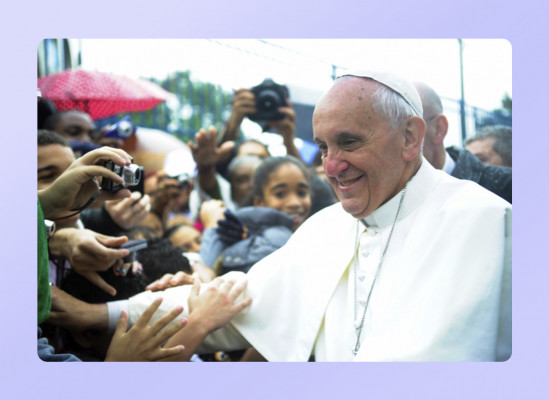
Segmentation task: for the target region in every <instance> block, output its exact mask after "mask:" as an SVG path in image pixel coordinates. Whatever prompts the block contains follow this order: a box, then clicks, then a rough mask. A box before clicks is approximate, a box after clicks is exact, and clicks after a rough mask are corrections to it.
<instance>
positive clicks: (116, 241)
mask: <svg viewBox="0 0 549 400" xmlns="http://www.w3.org/2000/svg"><path fill="white" fill-rule="evenodd" d="M95 239H96V240H97V241H98V242H99V243H101V244H102V245H103V246H105V247H120V246H122V245H123V244H125V243H127V242H128V237H127V236H118V237H114V236H107V235H102V234H99V233H98V234H96V235H95ZM122 250H127V249H122ZM128 254H129V252H128ZM128 254H126V255H128Z"/></svg>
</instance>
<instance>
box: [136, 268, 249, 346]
mask: <svg viewBox="0 0 549 400" xmlns="http://www.w3.org/2000/svg"><path fill="white" fill-rule="evenodd" d="M229 274H230V276H231V277H234V278H235V279H237V280H240V279H246V275H245V274H244V273H242V272H230V273H229ZM229 274H227V275H229ZM207 286H208V284H207V283H204V284H202V287H203V288H204V287H207ZM191 288H192V285H183V286H177V287H174V288H169V289H166V290H164V291H160V292H150V291H146V292H142V293H139V294H137V295H135V296H133V297H130V298H129V300H128V302H127V307H128V325H130V326H131V325H133V324H134V323H135V322H136V321H137V319H138V318H139V317H140V316H141V314H142V313H143V312H144V311H145V309H147V307H148V306H149V305H150V304H151V303H152V302H153V301H154V299H156V298H158V297H162V304H160V307H159V308H158V310H156V312H155V313H154V314H153V316H152V318H151V322H150V323H151V324H154V323H155V322H156V321H157V320H158V319H159V318H161V317H163V316H164V315H166V314H167V313H169V312H170V311H171V310H173V309H174V307H176V306H178V305H182V306H183V313H182V314H181V317H188V315H189V312H188V310H189V307H188V304H187V299H188V297H189V294H190V291H191ZM203 288H202V289H201V290H204V289H203ZM176 320H177V319H176ZM176 320H174V321H172V322H171V323H174V322H175V321H176ZM246 347H249V344H248V342H247V341H246V340H245V339H244V338H243V337H242V336H241V335H240V334H239V333H238V331H237V330H236V329H235V328H234V327H232V326H231V325H230V323H229V324H227V325H225V326H224V327H222V328H220V329H218V330H216V331H214V332H213V333H212V334H210V335H209V336H208V337H207V338H206V340H204V343H203V345H202V346H201V347H200V349H199V352H201V353H206V352H211V351H218V350H224V351H228V350H239V349H243V348H246Z"/></svg>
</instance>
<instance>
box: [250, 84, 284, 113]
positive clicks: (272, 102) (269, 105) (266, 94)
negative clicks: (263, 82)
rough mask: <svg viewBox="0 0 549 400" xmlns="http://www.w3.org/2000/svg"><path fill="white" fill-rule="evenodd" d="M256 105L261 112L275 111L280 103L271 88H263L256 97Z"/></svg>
mask: <svg viewBox="0 0 549 400" xmlns="http://www.w3.org/2000/svg"><path fill="white" fill-rule="evenodd" d="M256 102H257V107H258V108H259V109H260V110H261V111H263V112H271V111H275V110H276V108H277V107H278V104H279V103H281V100H280V97H279V96H278V94H277V93H276V92H275V91H273V90H270V89H268V90H264V91H263V92H261V93H260V94H259V96H258V98H257V101H256Z"/></svg>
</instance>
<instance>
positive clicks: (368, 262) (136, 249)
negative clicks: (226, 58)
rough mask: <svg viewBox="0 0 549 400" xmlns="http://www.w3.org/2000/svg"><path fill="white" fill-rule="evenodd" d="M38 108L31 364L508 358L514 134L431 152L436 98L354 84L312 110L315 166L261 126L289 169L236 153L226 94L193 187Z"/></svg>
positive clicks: (178, 174) (346, 82)
mask: <svg viewBox="0 0 549 400" xmlns="http://www.w3.org/2000/svg"><path fill="white" fill-rule="evenodd" d="M38 107H39V113H38V152H37V154H38V163H37V169H38V172H37V175H38V355H39V357H40V358H41V359H42V360H44V361H88V360H90V361H265V360H268V361H308V360H309V361H313V360H314V361H353V360H357V361H360V360H365V361H366V360H369V361H406V360H410V361H461V360H463V361H477V360H485V361H496V360H498V361H501V360H506V359H508V358H509V356H510V354H511V336H510V334H511V326H510V323H511V307H510V305H511V304H510V299H511V297H510V296H511V288H510V274H511V270H510V267H511V265H510V241H511V225H510V224H511V200H512V191H511V187H512V174H511V165H512V163H511V129H510V128H507V127H503V126H489V127H485V128H484V129H482V130H479V132H478V133H477V135H476V136H474V137H472V138H471V139H470V140H469V141H468V142H467V143H466V148H460V147H456V146H451V147H445V146H444V138H445V136H446V133H447V131H448V119H447V118H446V116H445V115H444V110H443V108H442V102H441V100H440V97H439V96H438V94H437V93H436V92H435V91H434V90H433V89H432V88H431V87H429V86H428V85H426V84H425V83H421V82H415V83H411V82H409V81H407V80H406V79H404V78H402V77H399V76H396V75H393V74H390V73H386V72H379V71H365V72H357V73H356V74H348V75H344V76H341V77H339V78H337V79H336V80H335V81H334V84H333V86H332V87H331V88H330V89H329V90H328V91H327V93H325V94H324V96H323V97H322V98H321V99H320V100H319V102H318V104H317V105H316V107H315V111H314V116H313V128H314V141H315V142H316V144H317V145H318V148H319V152H318V157H317V158H316V160H315V162H313V163H312V164H311V165H307V164H306V163H304V162H303V160H302V159H301V156H300V153H299V151H298V149H297V147H296V146H295V140H294V139H295V137H296V114H295V112H294V109H293V107H292V104H291V102H290V100H289V99H286V104H285V105H284V106H282V107H279V108H278V110H277V111H278V113H279V117H277V119H274V120H272V121H262V122H261V124H262V127H263V128H264V129H268V130H274V131H275V132H277V133H279V134H280V135H281V136H282V138H283V143H284V146H285V147H286V153H287V154H286V155H285V156H272V155H271V154H270V152H269V148H268V146H266V145H265V144H264V143H262V142H261V141H260V140H255V139H254V140H249V139H245V138H243V137H242V132H241V129H240V126H241V124H242V122H243V120H244V119H245V118H247V117H249V116H250V115H254V114H255V113H256V112H257V104H256V99H255V96H254V93H253V92H252V91H251V90H250V89H239V90H237V91H235V93H234V97H233V108H232V114H231V116H230V118H229V119H228V120H227V121H226V123H225V125H224V126H223V127H222V128H221V129H220V130H219V132H218V131H217V130H216V129H215V128H213V127H209V128H207V129H201V130H199V131H198V132H197V133H196V135H195V137H194V139H193V140H192V141H190V142H189V143H188V148H189V150H190V151H189V152H188V153H187V154H188V157H192V160H188V161H190V163H187V165H191V164H192V165H194V166H195V168H194V170H193V171H189V170H185V169H184V168H183V169H180V170H177V169H175V170H174V169H173V168H162V167H159V168H157V169H154V170H151V169H142V168H140V166H138V165H136V164H134V157H135V154H132V151H133V150H134V147H131V146H128V145H127V143H125V142H124V140H121V139H113V138H112V137H109V138H108V137H106V136H104V134H103V133H104V132H105V131H106V130H107V129H108V128H109V127H103V128H102V129H98V128H97V127H96V125H95V124H96V122H94V121H93V120H92V119H91V118H90V116H89V115H88V114H86V113H85V112H83V111H80V110H67V111H57V110H56V109H55V107H53V106H52V104H51V103H49V101H48V100H47V99H44V98H39V99H38ZM109 165H111V167H108V166H109ZM126 174H128V175H129V176H131V177H133V178H134V180H135V179H136V180H137V181H138V184H136V182H129V181H130V180H131V179H129V178H127V175H126ZM105 181H111V182H112V183H113V186H112V188H111V186H106V185H105V184H104V183H105Z"/></svg>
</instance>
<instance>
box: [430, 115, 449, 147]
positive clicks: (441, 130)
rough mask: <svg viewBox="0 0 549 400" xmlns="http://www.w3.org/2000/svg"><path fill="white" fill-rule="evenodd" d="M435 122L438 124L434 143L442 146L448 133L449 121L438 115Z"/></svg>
mask: <svg viewBox="0 0 549 400" xmlns="http://www.w3.org/2000/svg"><path fill="white" fill-rule="evenodd" d="M433 122H434V123H435V124H436V125H435V127H436V132H435V136H434V138H433V143H434V144H436V145H440V144H442V143H443V142H444V138H445V137H446V134H447V133H448V119H447V118H446V116H445V115H444V114H438V115H437V116H436V118H435V120H434V121H433Z"/></svg>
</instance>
